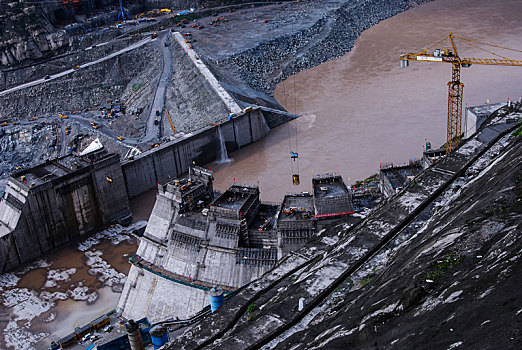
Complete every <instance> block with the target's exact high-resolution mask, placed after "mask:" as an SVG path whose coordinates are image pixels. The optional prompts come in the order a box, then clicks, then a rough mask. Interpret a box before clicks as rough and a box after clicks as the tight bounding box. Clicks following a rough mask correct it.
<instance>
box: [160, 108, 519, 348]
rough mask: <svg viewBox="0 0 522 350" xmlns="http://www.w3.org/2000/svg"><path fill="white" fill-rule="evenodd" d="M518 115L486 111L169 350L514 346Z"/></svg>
mask: <svg viewBox="0 0 522 350" xmlns="http://www.w3.org/2000/svg"><path fill="white" fill-rule="evenodd" d="M521 119H522V113H521V111H517V112H515V113H512V112H506V111H505V110H504V111H503V113H500V114H496V115H495V114H494V115H493V117H492V119H490V120H489V121H488V123H487V125H486V126H484V127H483V128H482V129H481V130H479V132H478V133H477V134H476V135H475V137H474V138H472V139H470V140H468V141H467V142H466V143H465V144H463V145H462V146H461V147H460V148H459V149H457V151H455V152H454V153H453V154H451V155H450V156H448V157H446V158H444V159H442V160H440V161H439V162H437V163H435V164H434V165H433V166H432V167H430V168H428V169H427V170H426V171H425V172H423V173H422V174H420V175H419V176H418V177H416V179H415V181H413V182H412V183H410V184H409V185H408V186H407V187H406V188H405V189H404V190H403V191H401V192H400V193H398V194H396V195H394V196H392V197H390V199H388V200H386V201H385V202H384V203H383V204H382V205H381V206H380V207H378V208H376V209H375V210H374V211H372V212H371V213H370V214H369V215H368V216H367V217H366V219H365V220H364V221H363V222H361V223H360V224H358V225H356V226H354V227H352V228H346V225H345V226H344V227H343V226H342V225H340V226H337V227H332V228H330V229H328V230H326V231H325V232H324V233H323V234H322V236H321V237H320V238H318V239H317V240H316V241H313V242H310V243H309V244H308V245H307V246H305V247H304V248H302V249H300V250H298V251H297V253H296V254H295V255H292V254H291V255H289V256H287V257H286V258H283V260H282V261H280V263H279V264H278V265H277V266H276V267H275V268H274V269H273V270H272V271H271V272H270V273H267V274H265V275H264V276H262V277H261V278H260V279H259V280H257V281H256V282H255V283H254V284H252V285H250V286H248V287H246V288H243V289H241V290H240V291H239V293H238V294H236V296H234V297H233V298H231V299H230V300H228V301H226V302H225V303H224V304H223V306H222V307H221V308H220V309H219V310H218V311H217V312H215V313H214V314H212V315H211V316H209V317H207V318H206V319H205V320H203V321H202V322H201V323H200V324H198V325H196V326H194V327H193V328H191V329H188V330H187V331H186V332H185V333H184V334H182V335H180V336H178V337H177V339H176V340H174V341H172V342H171V343H170V344H169V345H168V346H167V349H192V348H196V347H197V348H205V349H210V348H212V349H218V348H226V349H244V348H260V347H261V346H265V348H270V349H273V348H275V349H290V348H291V349H347V348H354V349H454V348H457V347H460V348H466V349H496V348H498V349H518V348H520V345H521V344H522V334H521V332H520V329H521V321H520V314H521V313H522V310H521V307H520V303H519V302H518V301H519V300H520V298H521V297H522V290H521V289H520V287H519V286H520V285H521V283H522V270H521V266H522V265H521V259H522V239H521V237H522V230H521V228H522V226H521V223H522V205H521V203H522V187H521V181H522V125H521V124H520V121H521ZM505 120H508V122H504V121H505ZM514 120H516V123H513V122H512V121H514ZM517 127H518V130H517V131H515V132H513V131H514V130H515V129H517ZM442 172H445V174H442ZM303 304H304V305H303Z"/></svg>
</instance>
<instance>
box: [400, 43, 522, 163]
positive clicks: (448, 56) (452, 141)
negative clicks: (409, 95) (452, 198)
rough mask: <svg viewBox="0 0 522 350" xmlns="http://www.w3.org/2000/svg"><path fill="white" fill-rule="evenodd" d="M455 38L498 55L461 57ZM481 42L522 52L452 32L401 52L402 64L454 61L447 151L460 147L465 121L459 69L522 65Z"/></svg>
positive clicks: (449, 101)
mask: <svg viewBox="0 0 522 350" xmlns="http://www.w3.org/2000/svg"><path fill="white" fill-rule="evenodd" d="M448 39H449V41H450V43H451V48H445V49H439V48H437V49H434V50H433V51H429V50H431V49H433V48H434V47H436V46H438V45H439V44H440V43H441V42H443V41H444V40H448ZM455 39H457V40H459V42H461V43H464V44H466V45H469V46H471V47H474V48H478V49H480V50H483V51H486V52H488V53H490V54H492V55H495V56H497V57H499V58H461V57H459V55H458V53H457V47H456V46H455ZM478 45H487V46H493V47H496V48H500V49H505V50H510V51H516V52H522V51H521V50H516V49H510V48H507V47H502V46H498V45H492V44H486V43H482V42H479V41H475V40H470V39H464V38H458V37H455V36H454V35H453V33H449V35H448V36H446V37H444V38H443V39H442V40H439V41H438V42H436V43H435V44H433V45H432V46H431V47H429V48H427V49H425V50H422V51H421V52H419V53H406V54H403V55H401V56H400V60H401V67H407V66H408V65H409V61H423V62H440V63H450V64H451V65H452V70H451V81H450V82H449V83H448V126H447V142H446V154H447V153H450V152H451V151H452V150H454V149H455V148H457V147H458V145H459V143H460V139H461V136H462V130H461V124H462V92H463V90H464V84H463V83H462V82H461V81H460V69H461V67H464V68H468V67H469V66H471V65H472V64H483V65H496V66H522V60H512V59H509V58H506V57H503V56H500V55H497V54H496V53H493V52H491V51H489V50H487V49H483V48H481V47H480V46H478Z"/></svg>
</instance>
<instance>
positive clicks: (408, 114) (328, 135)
mask: <svg viewBox="0 0 522 350" xmlns="http://www.w3.org/2000/svg"><path fill="white" fill-rule="evenodd" d="M521 13H522V2H520V1H519V0H499V1H487V0H470V1H452V0H439V1H435V2H432V3H429V4H425V5H422V6H419V7H417V8H414V9H412V10H409V11H407V12H404V13H402V14H399V15H397V16H395V17H393V18H390V19H388V20H385V21H383V22H381V23H379V24H377V25H376V26H374V27H373V28H371V29H369V30H367V31H365V32H364V33H363V34H362V36H361V37H360V38H359V39H358V40H357V42H356V44H355V47H354V48H353V50H352V51H351V52H350V53H349V54H347V55H345V56H343V57H340V58H338V59H335V60H333V61H330V62H327V63H324V64H322V65H320V66H318V67H315V68H312V69H310V70H307V71H303V72H301V73H299V74H297V75H295V76H292V77H290V78H288V79H287V80H286V81H284V82H282V83H281V84H279V85H278V86H277V88H276V91H275V97H276V99H277V101H278V102H280V103H281V104H282V105H283V106H284V107H285V108H286V109H287V110H288V111H290V112H293V113H297V114H301V115H302V117H301V118H299V119H298V120H296V121H294V122H292V123H290V124H289V125H284V126H281V127H279V128H277V129H275V130H272V131H271V132H270V134H269V135H268V136H267V137H265V138H264V139H263V140H261V141H259V142H257V143H256V144H253V145H250V146H248V147H245V148H243V149H242V150H240V151H238V152H234V153H233V154H231V155H230V157H231V158H233V159H234V161H233V162H232V163H230V164H229V165H215V166H214V170H215V173H214V175H215V178H216V181H215V187H216V188H218V189H225V188H227V187H228V186H230V185H231V184H232V183H233V182H234V180H233V178H236V182H240V183H245V184H257V183H258V181H259V185H260V191H261V197H262V199H264V200H268V201H279V200H281V199H282V197H283V196H284V194H285V193H289V192H299V191H308V190H310V189H311V178H312V175H313V174H317V173H326V172H337V173H340V174H341V175H342V176H343V178H344V179H345V181H347V182H350V183H353V182H355V181H356V180H360V179H363V178H366V177H367V176H369V175H371V174H373V173H376V172H377V171H378V170H379V166H380V164H381V163H390V162H392V163H394V164H401V163H405V162H408V160H409V159H413V158H418V157H420V156H421V155H422V151H423V149H422V145H423V144H424V140H425V139H428V141H430V142H431V143H432V145H433V146H435V147H437V146H440V145H442V144H443V143H444V142H445V139H446V119H447V85H446V84H447V82H448V81H449V80H451V65H450V64H441V63H428V62H411V63H410V66H409V67H408V68H400V65H399V59H398V57H399V54H401V53H406V52H412V51H413V52H418V51H420V50H421V49H423V48H426V47H429V46H431V44H433V43H435V42H437V41H438V40H440V39H442V38H443V37H445V36H446V35H448V34H449V32H450V31H451V32H453V33H454V34H455V35H456V36H460V37H462V38H466V39H475V40H478V41H480V42H486V43H491V44H496V45H499V46H504V47H509V48H516V49H519V50H522V21H520V14H521ZM483 47H484V48H486V49H487V50H488V51H490V52H493V53H496V54H499V55H501V56H506V57H508V58H512V59H521V58H522V54H521V53H520V52H514V51H506V50H501V49H499V48H495V47H491V46H483ZM457 49H458V53H459V55H460V56H461V57H484V58H485V57H494V56H493V55H492V54H491V53H490V52H485V51H482V50H479V49H477V48H475V47H473V46H469V45H464V44H458V46H457ZM461 80H462V81H463V82H464V85H465V88H464V104H467V105H469V106H472V105H479V104H483V103H485V102H486V101H487V100H490V101H491V102H492V103H493V102H502V101H506V100H507V98H508V97H510V98H511V99H512V100H515V99H516V100H518V99H519V98H520V97H521V96H522V67H506V66H478V65H473V66H472V67H470V68H467V69H463V70H462V75H461ZM296 135H297V136H296ZM290 151H294V152H296V151H297V152H298V153H299V162H292V161H291V160H290ZM297 168H299V173H300V175H301V185H299V186H293V185H292V182H291V174H293V173H297Z"/></svg>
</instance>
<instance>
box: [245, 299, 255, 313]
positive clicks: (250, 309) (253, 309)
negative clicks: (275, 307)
mask: <svg viewBox="0 0 522 350" xmlns="http://www.w3.org/2000/svg"><path fill="white" fill-rule="evenodd" d="M256 310H257V306H256V302H255V301H253V302H252V304H250V305H248V308H247V312H248V313H249V314H251V313H252V312H254V311H256Z"/></svg>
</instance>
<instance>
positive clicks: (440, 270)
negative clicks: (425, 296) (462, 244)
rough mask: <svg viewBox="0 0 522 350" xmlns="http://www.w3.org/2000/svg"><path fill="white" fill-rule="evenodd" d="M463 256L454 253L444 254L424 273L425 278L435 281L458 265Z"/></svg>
mask: <svg viewBox="0 0 522 350" xmlns="http://www.w3.org/2000/svg"><path fill="white" fill-rule="evenodd" d="M464 258H465V256H457V255H455V254H449V255H446V256H445V257H444V258H442V260H438V261H437V262H436V263H435V267H434V269H432V270H431V271H429V272H428V273H426V279H429V280H433V281H436V280H438V279H441V278H442V277H444V276H446V275H447V274H448V273H449V271H450V270H451V269H453V268H455V267H456V266H459V265H460V264H462V262H463V261H464Z"/></svg>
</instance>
